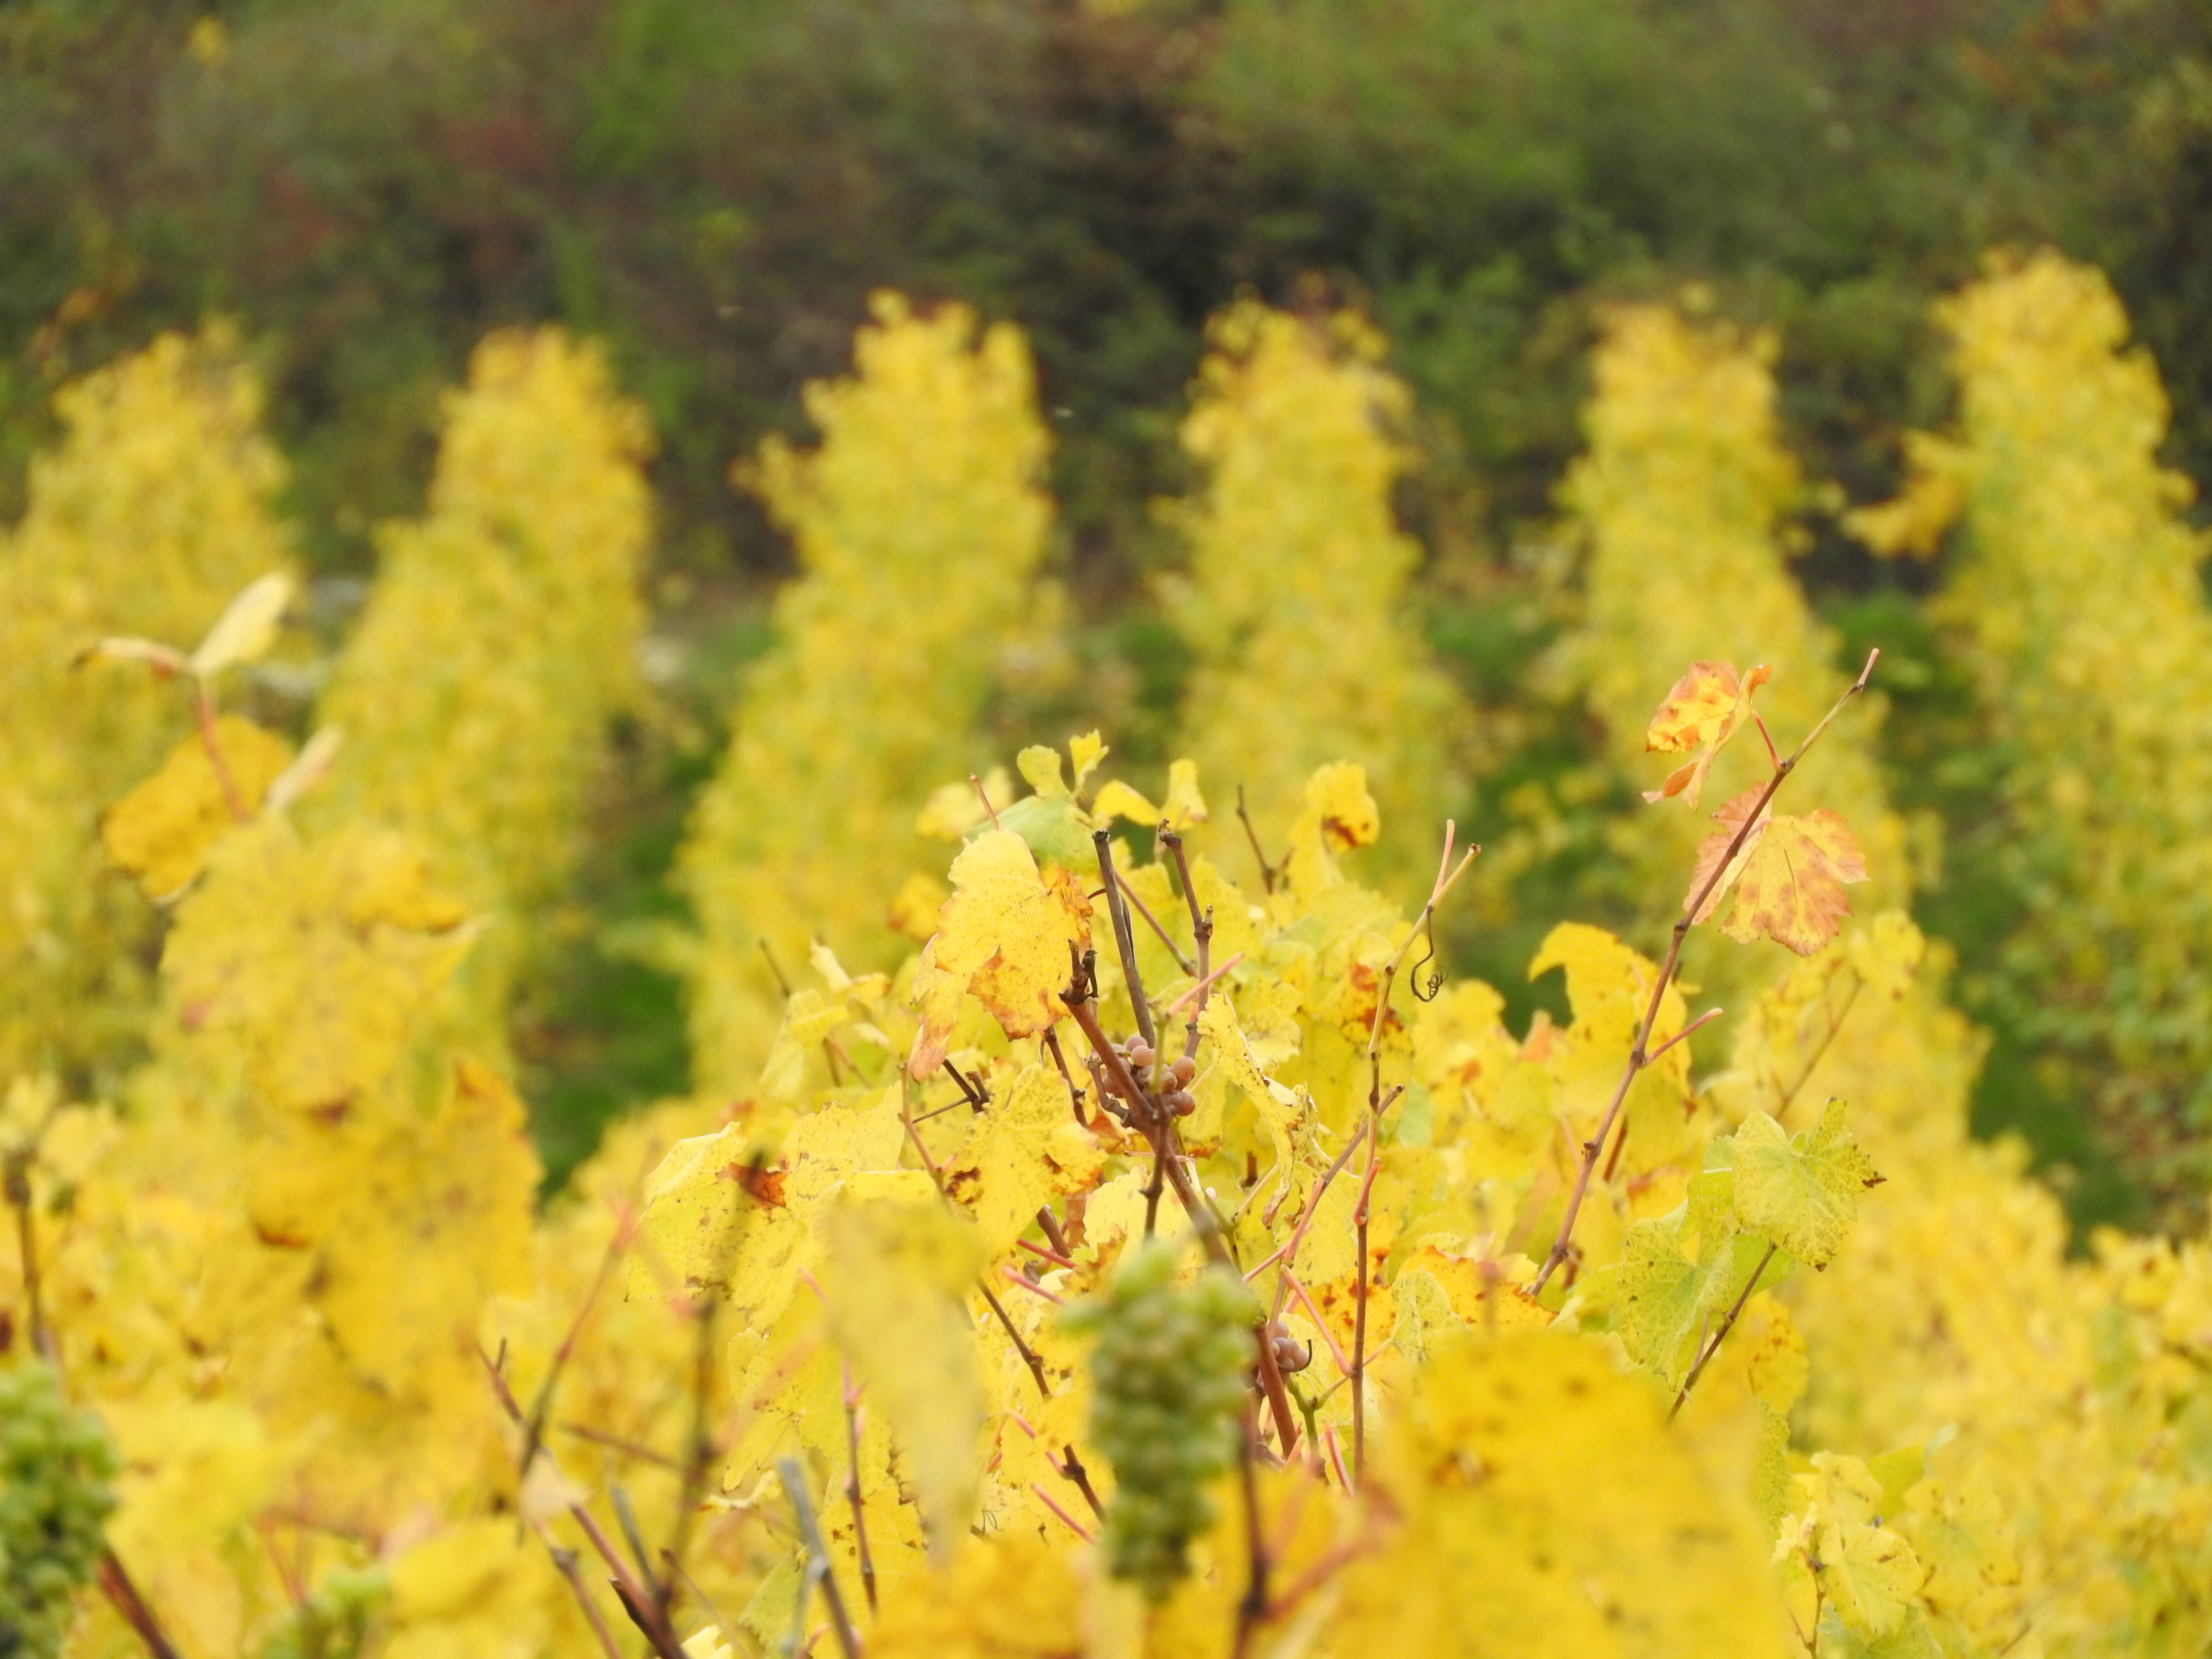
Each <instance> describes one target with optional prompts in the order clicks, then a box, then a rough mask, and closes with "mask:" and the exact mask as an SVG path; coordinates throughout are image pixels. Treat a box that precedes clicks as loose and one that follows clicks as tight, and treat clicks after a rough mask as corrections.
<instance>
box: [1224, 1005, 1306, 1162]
mask: <svg viewBox="0 0 2212 1659" xmlns="http://www.w3.org/2000/svg"><path fill="white" fill-rule="evenodd" d="M1198 1030H1199V1035H1200V1036H1203V1037H1204V1038H1205V1039H1206V1044H1207V1046H1208V1047H1209V1048H1211V1049H1212V1053H1213V1058H1214V1064H1215V1065H1217V1066H1219V1067H1220V1068H1221V1071H1222V1073H1223V1075H1224V1077H1225V1079H1226V1081H1228V1082H1229V1083H1231V1084H1232V1085H1235V1086H1236V1088H1237V1090H1238V1091H1241V1092H1242V1093H1243V1096H1244V1097H1245V1098H1246V1099H1248V1100H1249V1101H1250V1102H1251V1103H1252V1109H1253V1110H1254V1111H1255V1112H1256V1113H1258V1114H1259V1117H1260V1121H1261V1125H1262V1126H1263V1127H1265V1128H1266V1129H1267V1138H1268V1139H1270V1140H1271V1141H1273V1143H1274V1147H1275V1167H1276V1169H1277V1170H1279V1171H1280V1172H1281V1174H1282V1175H1283V1176H1285V1178H1288V1177H1290V1176H1291V1175H1292V1172H1293V1171H1294V1170H1296V1169H1297V1159H1298V1152H1299V1149H1300V1146H1301V1145H1302V1144H1304V1143H1307V1142H1310V1139H1311V1132H1312V1118H1313V1112H1312V1105H1311V1103H1310V1101H1309V1100H1307V1099H1306V1097H1304V1096H1302V1095H1301V1094H1299V1093H1298V1091H1297V1090H1295V1089H1292V1088H1291V1087H1290V1086H1289V1085H1287V1084H1282V1083H1278V1082H1276V1081H1275V1079H1273V1078H1271V1077H1269V1076H1268V1075H1267V1073H1266V1071H1265V1070H1264V1069H1262V1067H1261V1064H1260V1057H1259V1056H1258V1055H1257V1054H1254V1053H1253V1051H1252V1045H1251V1043H1250V1042H1249V1041H1248V1040H1247V1038H1246V1037H1245V1035H1244V1028H1243V1026H1242V1025H1240V1024H1237V1009H1236V1006H1235V1005H1233V1004H1232V1003H1231V1001H1230V1000H1229V999H1228V998H1227V997H1226V996H1224V995H1222V994H1220V993H1219V992H1216V993H1215V994H1213V995H1212V996H1210V997H1208V998H1207V999H1206V1006H1205V1008H1204V1009H1202V1010H1201V1011H1200V1013H1199V1016H1198Z"/></svg>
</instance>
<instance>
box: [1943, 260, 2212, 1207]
mask: <svg viewBox="0 0 2212 1659" xmlns="http://www.w3.org/2000/svg"><path fill="white" fill-rule="evenodd" d="M1940 320H1941V321H1942V325H1943V326H1944V328H1945V329H1946V331H1948V334H1949V335H1950V337H1951V341H1952V367H1953V370H1954V373H1955V374H1956V375H1957V377H1958V382H1959V391H1960V416H1961V430H1960V439H1959V442H1958V444H1957V445H1956V446H1954V448H1955V453H1956V459H1955V462H1954V465H1955V467H1956V469H1957V470H1958V471H1959V472H1960V475H1961V476H1962V477H1964V479H1965V481H1966V516H1965V540H1966V549H1965V552H1964V555H1963V556H1962V557H1961V558H1960V561H1959V562H1958V564H1957V566H1956V568H1955V569H1954V572H1953V574H1952V577H1951V580H1950V581H1949V583H1948V586H1946V588H1945V590H1944V592H1943V594H1942V598H1941V600H1940V605H1939V610H1938V616H1939V618H1940V619H1941V620H1942V622H1943V623H1946V624H1947V625H1948V627H1949V628H1950V629H1951V630H1952V631H1953V633H1954V635H1955V637H1956V639H1957V641H1958V643H1959V646H1960V654H1961V655H1962V657H1963V659H1964V661H1965V663H1966V665H1967V667H1968V668H1969V669H1970V670H1971V671H1972V674H1973V676H1974V678H1975V680H1976V681H1977V683H1978V689H1979V690H1980V692H1981V694H1982V700H1983V708H1984V714H1985V718H1986V720H1987V721H1988V725H1989V731H1990V738H1991V740H1992V741H1994V742H1995V743H1997V744H2002V745H2003V750H2004V752H2005V753H2006V754H2007V755H2008V757H2009V758H2010V761H2011V766H2010V770H2009V773H2008V777H2007V780H2006V789H2007V791H2008V794H2009V796H2010V805H2011V806H2012V808H2013V815H2012V817H2011V820H2010V822H2009V823H2008V826H2007V827H2008V838H2007V839H2008V846H2007V857H2008V860H2009V861H2010V869H2009V873H2010V874H2011V876H2012V878H2013V879H2014V881H2015V883H2016V884H2017V887H2018V890H2019V893H2020V896H2021V900H2022V901H2023V910H2024V920H2023V921H2022V924H2021V927H2020V929H2019V931H2018V932H2017V933H2015V935H2014V937H2013V938H2012V939H2010V940H2009V941H2008V945H2007V948H2006V951H2005V954H2004V960H2003V962H2002V966H2001V967H2000V968H1999V969H1998V971H1997V974H1996V977H1995V984H1994V986H1993V990H1994V993H1995V994H1996V998H1997V1001H1998V1005H1999V1006H2000V1007H2001V1010H2002V1014H2003V1016H2004V1017H2005V1018H2006V1019H2007V1021H2008V1024H2013V1025H2015V1027H2016V1028H2017V1029H2020V1030H2024V1031H2025V1032H2027V1033H2028V1034H2030V1035H2031V1036H2033V1038H2036V1039H2039V1040H2041V1041H2043V1042H2048V1043H2051V1044H2053V1045H2055V1046H2056V1048H2057V1050H2058V1052H2059V1054H2062V1055H2063V1057H2064V1061H2065V1063H2066V1064H2067V1065H2068V1066H2069V1072H2070V1076H2069V1088H2070V1090H2071V1091H2075V1092H2078V1093H2079V1094H2080V1095H2081V1096H2082V1097H2087V1098H2088V1099H2090V1100H2091V1101H2092V1102H2093V1103H2094V1105H2095V1107H2096V1108H2097V1109H2099V1110H2100V1113H2101V1115H2103V1117H2104V1119H2105V1122H2106V1127H2107V1129H2108V1131H2110V1132H2111V1133H2113V1134H2115V1135H2116V1136H2118V1138H2119V1139H2120V1140H2121V1141H2122V1143H2123V1144H2124V1145H2130V1146H2132V1147H2133V1148H2134V1150H2135V1152H2136V1157H2137V1158H2138V1160H2139V1161H2140V1162H2141V1163H2142V1164H2143V1165H2145V1166H2146V1167H2147V1168H2148V1170H2150V1172H2151V1173H2153V1174H2154V1175H2155V1176H2159V1177H2160V1178H2161V1179H2162V1181H2163V1182H2165V1183H2166V1187H2167V1194H2168V1196H2169V1198H2170V1199H2172V1200H2174V1201H2177V1202H2179V1203H2180V1204H2181V1205H2182V1206H2183V1208H2184V1209H2185V1211H2186V1212H2188V1213H2189V1214H2190V1215H2191V1216H2192V1217H2201V1216H2202V1215H2203V1212H2204V1206H2203V1197H2202V1187H2203V1175H2204V1170H2205V1168H2206V1164H2205V1161H2204V1158H2203V1154H2202V1153H2201V1152H2188V1150H2187V1149H2188V1146H2189V1143H2190V1142H2191V1139H2193V1138H2195V1137H2197V1136H2199V1135H2201V1133H2202V1131H2201V1123H2202V1115H2203V1111H2204V1110H2205V1109H2206V1107H2207V1105H2208V1103H2212V1092H2208V1091H2212V1084H2208V1082H2207V1079H2208V1077H2212V957H2208V955H2207V952H2206V951H2205V948H2204V941H2205V940H2206V939H2208V938H2212V611H2208V610H2207V608H2206V605H2205V601H2204V589H2203V579H2202V576H2201V574H2200V566H2201V565H2202V564H2203V560H2204V556H2205V553H2206V550H2207V547H2208V545H2209V544H2208V543H2207V541H2206V538H2204V536H2203V534H2202V533H2201V532H2197V531H2195V530H2192V529H2191V528H2190V527H2189V526H2188V525H2187V523H2186V522H2185V519H2184V516H2183V514H2184V511H2185V508H2186V507H2187V506H2188V504H2189V502H2190V501H2191V497H2192V496H2193V494H2194V491H2193V489H2192V487H2191V484H2190V483H2189V481H2188V480H2186V479H2185V478H2183V477H2180V476H2179V474H2177V473H2174V472H2172V471H2167V470H2166V468H2165V467H2163V466H2162V465H2160V462H2159V459H2158V452H2159V447H2160V444H2161V443H2163V442H2164V441H2165V437H2166V397H2165V393H2164V392H2162V391H2161V389H2160V386H2159V381H2158V373H2157V370H2156V368H2155V367H2154V365H2153V364H2152V362H2150V360H2149V358H2148V356H2146V355H2145V354H2144V353H2143V352H2142V351H2141V350H2140V349H2134V350H2130V349H2127V345H2126V342H2127V334H2128V325H2127V318H2126V315H2125V313H2123V311H2122V310H2121V308H2120V304H2119V301H2118V299H2117V298H2116V297H2115V296H2114V295H2113V294H2112V289H2111V288H2110V286H2109V285H2108V284H2107V283H2106V281H2105V279H2104V277H2103V276H2100V274H2099V273H2097V272H2095V271H2093V270H2087V269H2084V268H2083V267H2081V266H2078V265H2074V264H2069V263H2067V262H2066V261H2065V260H2063V258H2060V257H2059V256H2057V254H2053V253H2043V254H2039V255H2036V256H2034V257H2033V258H2027V259H2024V260H2013V261H1999V262H1997V263H1996V264H1993V266H1992V268H1991V270H1990V274H1989V275H1988V276H1985V277H1984V280H1983V281H1981V282H1980V283H1976V284H1975V285H1974V286H1972V287H1971V288H1969V289H1966V291H1965V292H1963V293H1961V294H1960V295H1959V296H1958V297H1957V298H1955V299H1954V300H1953V301H1950V302H1949V303H1948V304H1947V305H1946V306H1945V307H1943V308H1942V314H1941V319H1940ZM2177 1155H2183V1156H2182V1161H2180V1162H2176V1161H2175V1160H2176V1158H2177Z"/></svg>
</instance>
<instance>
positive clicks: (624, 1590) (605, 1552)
mask: <svg viewBox="0 0 2212 1659" xmlns="http://www.w3.org/2000/svg"><path fill="white" fill-rule="evenodd" d="M505 1352H506V1349H505V1345H504V1344H501V1358H504V1357H505ZM477 1358H478V1359H480V1360H482V1361H483V1368H484V1371H485V1373H486V1375H487V1376H489V1378H490V1380H491V1389H492V1395H493V1397H494V1398H495V1399H496V1400H497V1401H499V1404H500V1408H501V1410H502V1411H504V1412H505V1413H507V1419H508V1420H509V1421H510V1422H512V1423H513V1425H515V1427H517V1428H522V1427H523V1426H525V1419H524V1417H523V1413H522V1407H521V1406H520V1404H518V1403H517V1401H516V1400H515V1398H514V1390H513V1389H511V1388H509V1387H508V1386H507V1373H506V1371H505V1370H504V1369H503V1367H502V1365H501V1361H500V1360H495V1359H494V1358H492V1357H491V1356H490V1355H489V1354H488V1353H486V1352H484V1351H483V1349H482V1348H478V1349H477ZM568 1516H569V1518H570V1519H571V1520H573V1521H574V1522H575V1523H576V1526H577V1528H578V1530H579V1531H580V1532H581V1533H582V1534H584V1537H585V1539H586V1541H587V1542H588V1543H590V1545H591V1547H592V1549H593V1550H595V1551H597V1552H598V1553H599V1559H601V1560H602V1561H604V1562H605V1564H606V1566H607V1571H608V1572H609V1573H610V1574H611V1578H610V1579H609V1581H608V1582H609V1583H611V1584H612V1586H613V1587H614V1592H615V1599H616V1600H617V1601H620V1602H621V1603H622V1604H623V1612H625V1613H628V1614H629V1620H630V1623H632V1624H633V1625H635V1626H637V1628H638V1632H639V1633H640V1634H641V1635H642V1636H643V1637H644V1638H645V1639H646V1641H647V1644H650V1645H651V1647H652V1649H653V1653H654V1655H655V1656H656V1659H684V1648H683V1644H681V1643H679V1642H678V1641H677V1639H676V1632H674V1631H673V1630H671V1629H670V1628H669V1626H668V1621H667V1619H666V1616H665V1614H664V1613H662V1612H661V1610H660V1607H659V1601H658V1599H657V1598H656V1597H655V1595H653V1592H652V1591H651V1590H650V1589H647V1587H646V1586H645V1585H644V1584H642V1583H640V1582H639V1581H638V1579H637V1577H636V1575H635V1574H634V1573H633V1572H631V1571H630V1569H629V1563H628V1562H627V1561H624V1560H623V1558H622V1553H621V1552H620V1551H619V1550H617V1549H616V1548H615V1547H614V1545H613V1544H612V1543H611V1542H610V1541H608V1538H607V1535H606V1534H605V1532H603V1531H601V1530H600V1528H599V1522H597V1521H595V1520H593V1519H592V1512H591V1511H590V1510H587V1509H586V1508H585V1507H584V1505H583V1504H581V1503H572V1504H569V1505H568ZM548 1547H550V1541H549V1543H548ZM118 1571H120V1567H119V1565H118ZM157 1659H159V1656H158V1655H157Z"/></svg>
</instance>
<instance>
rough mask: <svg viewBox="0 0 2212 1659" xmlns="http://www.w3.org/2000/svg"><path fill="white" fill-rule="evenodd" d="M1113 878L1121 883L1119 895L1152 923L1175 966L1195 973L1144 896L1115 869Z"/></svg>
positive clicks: (1189, 972)
mask: <svg viewBox="0 0 2212 1659" xmlns="http://www.w3.org/2000/svg"><path fill="white" fill-rule="evenodd" d="M1115 879H1116V880H1117V881H1119V882H1120V883H1121V896H1122V897H1123V898H1125V899H1127V900H1128V901H1129V902H1130V903H1132V904H1133V905H1135V906H1136V907H1137V914H1138V915H1140V916H1142V917H1143V918H1144V919H1145V920H1146V921H1147V922H1149V923H1150V924H1151V925H1152V932H1153V933H1157V934H1158V935H1159V940H1160V943H1161V944H1163V945H1166V946H1167V947H1168V954H1169V955H1170V956H1171V957H1174V958H1175V959H1176V967H1178V968H1180V969H1182V970H1183V972H1185V973H1186V974H1194V973H1196V972H1197V971H1198V969H1196V968H1194V966H1193V965H1192V964H1191V960H1190V958H1189V957H1187V956H1185V955H1183V953H1182V946H1181V945H1177V944H1176V942H1175V936H1174V935H1173V934H1171V933H1169V932H1168V930H1167V929H1166V928H1165V927H1162V926H1161V925H1160V919H1159V918H1158V916H1156V915H1153V914H1152V906H1150V905H1149V904H1146V902H1145V900H1144V896H1143V895H1142V894H1140V893H1139V892H1138V891H1137V890H1136V888H1135V887H1133V885H1131V884H1130V881H1129V878H1128V877H1127V876H1125V875H1122V874H1121V872H1118V871H1117V872H1115Z"/></svg>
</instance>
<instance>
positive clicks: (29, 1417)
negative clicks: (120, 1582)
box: [0, 1360, 115, 1659]
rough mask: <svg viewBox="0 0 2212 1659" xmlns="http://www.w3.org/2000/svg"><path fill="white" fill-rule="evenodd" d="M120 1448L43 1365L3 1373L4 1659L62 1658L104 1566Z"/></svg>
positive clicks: (0, 1648)
mask: <svg viewBox="0 0 2212 1659" xmlns="http://www.w3.org/2000/svg"><path fill="white" fill-rule="evenodd" d="M114 1478H115V1447H114V1445H113V1443H112V1442H111V1441H110V1440H109V1439H108V1437H107V1431H106V1429H104V1428H102V1427H101V1426H100V1420H99V1419H97V1418H95V1417H93V1416H92V1415H90V1414H89V1413H84V1412H76V1411H72V1410H70V1407H69V1403H68V1402H67V1401H64V1399H63V1398H62V1394H61V1389H60V1387H59V1385H58V1383H56V1382H55V1379H54V1374H53V1371H52V1369H51V1368H50V1367H49V1366H47V1365H46V1364H44V1363H43V1362H40V1361H35V1360H34V1361H33V1362H31V1363H29V1364H18V1365H12V1366H9V1367H7V1368H6V1369H4V1370H0V1659H17V1656H24V1659H30V1656H38V1659H52V1656H53V1655H55V1654H58V1653H59V1652H60V1651H61V1646H62V1638H63V1636H64V1634H65V1633H66V1632H67V1631H68V1628H69V1622H70V1595H71V1594H72V1593H73V1592H74V1591H75V1590H76V1588H77V1587H78V1586H79V1585H81V1584H85V1583H90V1582H91V1580H92V1577H93V1574H94V1571H95V1570H96V1569H97V1568H98V1565H99V1563H100V1550H101V1547H102V1546H101V1541H100V1523H101V1522H103V1521H105V1520H106V1518H107V1512H108V1511H109V1510H112V1509H113V1508H114V1507H115V1498H114V1494H113V1493H112V1492H110V1491H109V1490H108V1482H109V1481H111V1480H113V1479H114Z"/></svg>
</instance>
